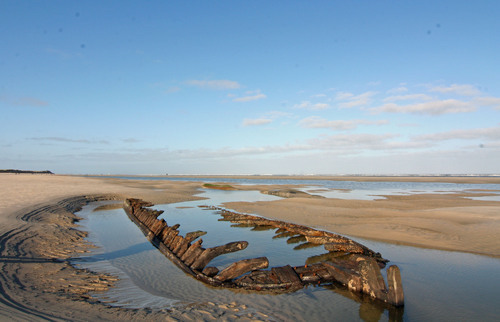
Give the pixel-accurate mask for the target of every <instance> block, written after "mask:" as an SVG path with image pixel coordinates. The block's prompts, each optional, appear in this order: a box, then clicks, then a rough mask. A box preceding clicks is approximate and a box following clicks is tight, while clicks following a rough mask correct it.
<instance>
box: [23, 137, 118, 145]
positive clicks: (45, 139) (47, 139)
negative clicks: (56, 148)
mask: <svg viewBox="0 0 500 322" xmlns="http://www.w3.org/2000/svg"><path fill="white" fill-rule="evenodd" d="M27 140H31V141H42V142H62V143H84V144H96V143H97V144H109V141H106V140H88V139H69V138H64V137H59V136H50V137H33V138H27Z"/></svg>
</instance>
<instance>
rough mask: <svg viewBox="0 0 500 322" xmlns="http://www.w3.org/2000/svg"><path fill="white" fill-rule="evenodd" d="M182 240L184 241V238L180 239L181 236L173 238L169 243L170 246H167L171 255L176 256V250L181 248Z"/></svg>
mask: <svg viewBox="0 0 500 322" xmlns="http://www.w3.org/2000/svg"><path fill="white" fill-rule="evenodd" d="M183 240H184V237H182V236H181V235H177V236H175V238H174V239H173V240H172V242H171V243H170V246H169V248H170V250H171V251H172V253H174V254H176V255H177V250H179V247H180V246H181V243H182V241H183Z"/></svg>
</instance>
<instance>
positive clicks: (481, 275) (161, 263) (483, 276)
mask: <svg viewBox="0 0 500 322" xmlns="http://www.w3.org/2000/svg"><path fill="white" fill-rule="evenodd" d="M204 196H207V195H204ZM209 197H211V199H210V200H202V201H192V202H185V203H179V204H171V205H157V206H155V207H154V208H155V209H164V210H165V213H164V214H163V215H162V216H163V217H164V218H165V219H166V220H167V222H168V223H169V225H172V224H175V223H180V224H181V227H180V230H181V233H182V234H185V232H187V231H193V230H198V229H201V230H206V231H208V234H207V235H205V236H203V237H202V238H203V240H204V243H203V245H204V246H205V247H210V246H215V245H220V244H223V243H227V242H231V241H236V240H248V241H249V242H250V245H249V247H248V248H247V249H245V250H244V251H241V252H237V253H233V254H228V255H224V256H221V257H220V258H216V260H214V262H212V263H211V264H210V265H212V266H213V265H216V266H219V267H224V266H226V265H227V264H228V263H229V262H233V261H235V260H237V259H241V257H240V256H244V257H243V258H250V257H257V256H268V257H269V259H270V261H271V266H278V265H284V264H287V263H289V264H291V265H302V264H304V262H303V261H305V260H306V259H307V258H308V257H309V256H310V255H311V254H318V253H323V252H324V251H323V250H322V249H321V248H320V247H319V248H313V249H307V250H304V251H294V250H293V247H292V246H294V245H290V244H287V243H286V239H279V240H276V239H274V240H273V239H272V236H273V235H274V230H271V231H258V232H256V231H251V229H250V228H231V227H229V226H230V223H228V222H220V221H218V219H219V218H221V217H220V216H218V215H216V214H214V212H213V211H209V210H203V209H200V208H198V207H197V206H198V205H200V204H206V205H218V204H220V203H222V202H226V201H235V200H244V201H254V200H255V199H260V200H271V199H272V198H276V197H273V196H267V195H262V194H259V193H256V192H255V193H254V192H244V193H241V192H235V191H214V190H212V191H209ZM268 198H269V199H268ZM93 207H95V205H90V206H88V207H86V208H84V209H83V210H82V212H81V213H79V215H80V216H82V217H84V218H85V220H83V221H82V222H81V224H82V226H83V229H85V230H88V231H90V236H89V240H90V241H91V242H93V243H94V244H96V245H98V246H100V247H101V248H100V249H97V250H96V251H95V252H92V253H91V254H90V256H88V257H86V258H83V259H82V260H80V261H79V262H78V265H81V266H83V267H89V268H94V269H96V270H97V271H106V272H110V273H113V274H115V275H116V274H117V275H119V276H120V278H122V280H120V282H119V285H118V287H116V288H114V289H113V290H112V291H111V292H108V294H106V296H105V297H103V298H104V299H109V300H117V301H119V302H118V303H117V305H126V306H128V307H144V306H148V307H156V308H161V307H163V308H164V307H168V306H170V305H177V304H179V303H200V302H207V301H212V302H218V303H228V302H232V301H237V302H238V303H240V304H246V305H247V306H248V307H249V309H248V310H249V311H252V310H255V311H259V312H262V313H265V314H267V315H269V316H271V317H273V318H276V319H278V320H294V321H302V320H303V321H305V320H308V321H310V320H315V321H330V320H372V321H377V320H381V321H387V320H388V319H389V315H390V314H397V313H399V314H402V312H389V311H388V310H385V309H384V306H381V305H378V304H377V303H372V302H370V301H363V300H360V299H357V300H355V299H352V297H353V295H352V294H350V293H349V292H346V291H343V290H331V289H328V288H324V287H311V286H309V287H308V288H305V289H303V290H300V291H298V292H295V293H292V294H281V295H266V294H257V293H244V292H239V293H238V292H234V291H231V290H228V289H217V288H212V287H208V286H206V285H205V284H203V283H200V282H198V281H196V280H194V279H193V278H191V277H189V276H187V275H185V274H184V273H182V271H181V270H180V269H178V268H177V267H176V266H175V265H173V264H172V263H171V262H170V261H169V260H168V259H167V258H165V257H164V256H163V255H162V254H161V253H160V252H159V251H158V250H157V249H156V248H154V247H153V246H152V245H151V244H150V243H149V242H148V241H147V240H146V238H145V237H144V235H143V234H142V233H141V231H140V230H139V228H138V227H137V226H135V224H133V223H132V222H131V221H130V220H129V219H128V217H127V216H126V214H125V213H124V211H123V210H121V209H118V210H110V211H104V212H95V213H93V212H91V210H92V208H93ZM177 207H192V208H177ZM254 237H255V238H254ZM356 240H357V241H360V242H361V243H363V244H364V245H366V246H368V247H370V248H371V249H373V250H375V251H379V252H381V253H382V255H383V256H384V257H385V258H388V259H390V260H391V263H390V264H396V265H398V266H399V267H400V269H401V274H402V278H403V286H404V290H405V308H404V315H403V318H404V320H410V321H412V320H414V321H422V320H425V321H433V320H434V321H443V320H445V321H456V320H462V321H465V320H481V321H495V320H497V319H498V317H499V316H500V311H499V309H498V307H497V303H499V302H500V295H499V292H498V288H499V287H500V274H499V273H498V272H499V271H500V260H499V259H495V258H489V257H485V256H478V255H472V254H465V253H460V252H445V251H437V250H427V249H420V248H414V247H405V246H398V245H392V244H385V243H379V242H373V241H367V240H361V239H359V238H357V239H356ZM271 246H272V248H273V249H274V250H272V249H271ZM253 247H255V248H253ZM275 247H276V249H278V250H277V251H276V249H275ZM285 250H286V251H285ZM245 251H248V254H245V253H244V252H245ZM286 252H288V253H292V254H293V255H292V256H290V255H286ZM118 273H119V274H118Z"/></svg>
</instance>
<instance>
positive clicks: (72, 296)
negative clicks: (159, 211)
mask: <svg viewBox="0 0 500 322" xmlns="http://www.w3.org/2000/svg"><path fill="white" fill-rule="evenodd" d="M266 178H267V177H266ZM288 178H290V177H288ZM411 178H412V179H417V178H415V177H411ZM341 179H343V180H346V179H345V177H341ZM341 179H339V180H341ZM362 179H366V178H362ZM387 179H388V178H387V177H385V178H381V180H387ZM432 179H433V180H436V181H439V180H437V179H436V178H432ZM449 179H450V178H446V181H447V182H450V181H449ZM466 179H467V178H460V179H459V180H460V182H469V183H477V182H478V180H479V179H480V178H470V181H467V180H466ZM486 179H488V180H487V181H486V183H497V182H492V180H493V179H494V178H486ZM423 180H427V179H423ZM463 180H466V181H463ZM221 181H223V178H221ZM481 182H484V181H481ZM201 185H202V183H196V182H182V181H147V180H146V181H141V180H134V181H130V180H121V179H112V178H87V177H72V176H55V175H30V174H21V175H14V174H2V175H0V266H1V275H0V316H2V317H7V318H8V319H9V320H19V321H21V320H27V319H28V320H33V319H35V320H38V319H50V320H59V319H65V320H67V319H70V320H93V319H104V320H125V319H126V320H130V319H136V320H157V319H158V318H161V319H167V320H168V319H173V320H176V319H177V320H203V319H205V320H207V319H208V320H209V319H221V318H222V319H226V320H231V319H236V318H237V317H238V316H237V315H236V314H237V312H238V311H241V308H239V307H238V304H237V303H229V304H228V303H201V304H197V305H196V306H194V307H179V308H174V309H170V310H168V312H167V311H163V312H151V311H149V310H130V309H121V308H111V307H108V306H105V305H103V304H100V303H97V302H96V301H95V300H93V299H92V298H91V297H90V296H89V295H88V292H89V291H105V290H106V289H107V288H108V287H112V285H113V283H114V281H115V278H114V277H113V276H107V275H103V274H96V273H93V272H88V271H83V270H77V269H74V268H73V267H72V266H71V265H70V264H69V262H68V259H69V258H70V257H72V256H75V255H77V254H78V253H81V252H85V251H86V250H87V249H88V248H89V247H91V246H92V245H88V244H87V243H86V242H85V240H84V238H85V236H86V234H85V233H83V232H81V231H79V230H76V229H74V228H76V227H77V220H78V218H77V217H76V216H75V215H74V212H75V211H77V210H78V209H79V207H81V206H83V205H85V204H86V203H88V202H91V201H94V200H102V199H115V200H123V199H124V198H125V197H135V198H143V199H146V200H149V201H152V202H154V203H169V202H180V201H187V200H194V199H198V198H199V197H196V196H195V195H194V194H195V193H196V191H197V189H199V188H200V187H201ZM237 188H240V189H261V190H267V189H270V188H283V187H282V186H274V187H270V186H261V187H258V186H257V187H256V186H237ZM485 194H487V192H485ZM468 196H469V195H468V194H467V193H460V194H449V195H442V194H422V195H418V194H416V195H410V196H388V197H387V199H385V200H375V201H359V200H338V199H324V198H306V197H304V195H300V197H299V198H288V199H282V200H278V201H272V202H257V203H241V202H238V203H229V204H228V207H230V208H232V209H235V210H237V211H240V212H246V213H255V214H260V215H263V216H266V217H269V218H275V219H280V220H285V221H291V222H296V223H300V224H304V225H310V226H314V227H317V228H322V229H327V230H330V231H333V232H337V233H343V234H347V235H350V236H358V237H363V238H372V239H376V240H382V241H388V242H392V243H402V244H409V245H417V246H420V247H427V248H440V249H445V250H456V251H467V252H473V253H478V254H485V255H489V256H494V257H499V256H500V244H499V243H498V240H497V236H496V234H497V233H498V231H500V230H499V228H500V221H499V217H500V202H493V201H477V200H470V199H467V198H466V197H468ZM474 196H478V194H474ZM258 314H259V313H255V315H254V316H250V317H247V318H248V319H250V318H259V317H260V316H259V315H258Z"/></svg>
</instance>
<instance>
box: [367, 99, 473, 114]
mask: <svg viewBox="0 0 500 322" xmlns="http://www.w3.org/2000/svg"><path fill="white" fill-rule="evenodd" d="M475 110H476V107H475V106H474V105H473V104H471V103H470V102H463V101H459V100H455V99H447V100H435V101H430V102H424V103H416V104H408V105H398V104H395V103H388V104H385V105H382V106H379V107H375V108H372V109H371V111H372V112H374V113H409V114H429V115H442V114H456V113H468V112H473V111H475Z"/></svg>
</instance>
